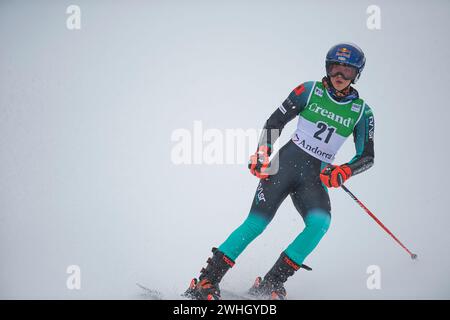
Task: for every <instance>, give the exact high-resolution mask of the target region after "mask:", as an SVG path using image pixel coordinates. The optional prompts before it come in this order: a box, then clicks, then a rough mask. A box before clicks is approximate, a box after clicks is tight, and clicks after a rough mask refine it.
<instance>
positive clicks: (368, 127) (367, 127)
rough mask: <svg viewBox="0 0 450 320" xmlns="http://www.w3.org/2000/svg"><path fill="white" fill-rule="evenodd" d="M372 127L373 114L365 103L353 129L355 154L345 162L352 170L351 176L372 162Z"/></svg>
mask: <svg viewBox="0 0 450 320" xmlns="http://www.w3.org/2000/svg"><path fill="white" fill-rule="evenodd" d="M374 129H375V120H374V116H373V113H372V110H371V109H370V107H369V106H368V105H366V107H365V110H364V114H363V115H362V117H361V119H360V120H359V122H358V124H357V125H356V126H355V129H354V130H353V140H354V142H355V148H356V155H355V156H354V157H353V159H352V160H350V161H349V162H348V163H347V165H348V166H349V167H350V169H351V170H352V176H354V175H356V174H359V173H361V172H364V171H366V170H367V169H369V168H370V167H372V166H373V164H374V159H375V152H374V143H373V138H374Z"/></svg>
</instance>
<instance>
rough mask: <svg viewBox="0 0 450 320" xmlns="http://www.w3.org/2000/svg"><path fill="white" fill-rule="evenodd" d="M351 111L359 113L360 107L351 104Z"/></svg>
mask: <svg viewBox="0 0 450 320" xmlns="http://www.w3.org/2000/svg"><path fill="white" fill-rule="evenodd" d="M352 111H354V112H360V111H361V105H360V104H357V103H354V104H352Z"/></svg>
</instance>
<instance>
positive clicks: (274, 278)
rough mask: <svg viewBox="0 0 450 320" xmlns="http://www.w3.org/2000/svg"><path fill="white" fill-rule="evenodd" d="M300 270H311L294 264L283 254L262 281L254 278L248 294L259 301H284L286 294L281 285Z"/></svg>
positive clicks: (259, 278)
mask: <svg viewBox="0 0 450 320" xmlns="http://www.w3.org/2000/svg"><path fill="white" fill-rule="evenodd" d="M300 268H304V269H306V270H308V271H309V270H312V269H311V268H310V267H308V266H307V265H304V264H302V265H298V264H296V263H295V262H294V261H292V260H291V259H290V258H289V257H288V256H287V255H286V254H285V253H284V252H283V253H282V254H281V255H280V257H279V258H278V260H277V262H275V264H274V266H273V267H272V269H270V270H269V272H268V273H267V274H266V275H265V277H264V279H262V278H261V277H257V278H256V280H255V282H254V284H253V286H252V287H251V288H250V290H249V291H248V293H249V294H250V295H251V296H254V297H256V298H260V299H268V300H286V297H287V293H286V289H285V287H284V285H283V284H284V283H285V282H286V281H287V279H288V278H289V277H290V276H292V275H293V274H294V273H295V271H297V270H298V269H300Z"/></svg>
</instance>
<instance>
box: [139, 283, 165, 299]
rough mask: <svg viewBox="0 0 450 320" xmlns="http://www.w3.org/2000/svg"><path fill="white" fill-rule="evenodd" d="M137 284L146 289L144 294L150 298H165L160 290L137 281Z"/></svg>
mask: <svg viewBox="0 0 450 320" xmlns="http://www.w3.org/2000/svg"><path fill="white" fill-rule="evenodd" d="M136 285H137V286H138V287H139V288H141V289H142V290H144V293H143V295H144V296H145V297H147V298H149V299H152V300H163V294H162V293H161V292H160V291H158V290H153V289H150V288H147V287H146V286H143V285H142V284H140V283H138V282H136Z"/></svg>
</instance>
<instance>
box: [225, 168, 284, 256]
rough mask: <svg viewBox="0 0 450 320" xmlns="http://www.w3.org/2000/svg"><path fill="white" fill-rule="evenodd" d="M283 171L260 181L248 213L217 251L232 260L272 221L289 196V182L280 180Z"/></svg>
mask: <svg viewBox="0 0 450 320" xmlns="http://www.w3.org/2000/svg"><path fill="white" fill-rule="evenodd" d="M282 171H284V170H283V169H281V168H280V171H279V173H278V174H277V175H275V176H273V177H270V178H268V179H263V180H260V182H259V184H258V187H257V188H256V192H255V196H254V199H253V203H252V207H251V209H250V213H249V214H248V216H247V218H246V219H245V221H244V222H243V223H242V224H241V225H240V226H239V227H238V228H237V229H235V230H234V231H233V232H232V233H231V234H230V236H229V237H228V238H227V239H226V240H225V242H223V243H222V244H221V245H220V246H219V250H220V251H222V252H223V253H224V254H226V255H227V256H228V257H230V258H231V259H233V260H236V259H237V257H238V256H239V255H240V254H241V253H242V252H243V251H244V250H245V248H246V247H247V246H248V245H249V244H250V243H251V242H252V241H253V240H254V239H255V238H256V237H258V236H259V235H260V234H261V233H262V232H263V231H264V229H265V228H266V227H267V225H268V224H269V223H270V221H272V219H273V217H274V216H275V213H276V211H277V210H278V208H279V206H280V205H281V203H282V202H283V200H284V199H285V198H286V197H287V195H288V194H289V180H290V179H289V180H287V179H283V178H281V177H282V176H283V175H284V174H283V172H282Z"/></svg>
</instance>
